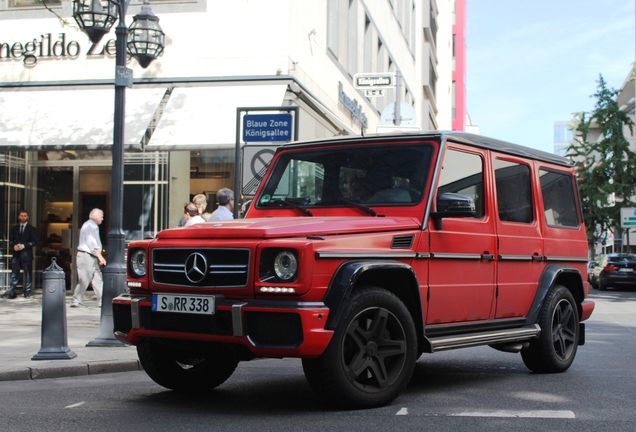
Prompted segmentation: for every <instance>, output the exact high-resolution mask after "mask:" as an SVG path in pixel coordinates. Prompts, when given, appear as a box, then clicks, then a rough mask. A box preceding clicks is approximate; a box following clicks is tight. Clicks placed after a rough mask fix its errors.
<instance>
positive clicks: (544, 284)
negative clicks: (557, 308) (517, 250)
mask: <svg viewBox="0 0 636 432" xmlns="http://www.w3.org/2000/svg"><path fill="white" fill-rule="evenodd" d="M562 277H566V278H567V279H569V280H570V281H571V283H570V284H568V288H569V289H570V290H571V291H572V295H573V296H574V299H575V300H576V301H577V303H578V304H579V313H580V312H581V311H580V305H581V302H582V301H583V300H584V297H585V291H584V285H583V277H582V276H581V273H580V272H579V271H578V270H577V269H575V268H573V267H570V266H568V265H565V264H549V265H547V266H546V267H545V269H544V270H543V274H542V275H541V278H540V279H539V286H538V287H537V292H536V293H535V295H534V300H532V305H531V306H530V310H529V311H528V316H527V318H526V324H534V323H536V322H537V320H538V319H539V313H540V312H541V308H542V307H543V301H544V300H545V298H546V296H547V295H548V292H550V289H552V287H553V286H554V285H555V284H556V282H557V280H558V279H561V278H562Z"/></svg>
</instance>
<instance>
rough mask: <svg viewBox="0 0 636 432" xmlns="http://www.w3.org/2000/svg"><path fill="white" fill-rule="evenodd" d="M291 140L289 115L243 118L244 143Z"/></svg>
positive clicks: (290, 118) (263, 115)
mask: <svg viewBox="0 0 636 432" xmlns="http://www.w3.org/2000/svg"><path fill="white" fill-rule="evenodd" d="M291 140H292V116H291V114H246V115H245V116H243V141H244V142H280V141H282V142H289V141H291Z"/></svg>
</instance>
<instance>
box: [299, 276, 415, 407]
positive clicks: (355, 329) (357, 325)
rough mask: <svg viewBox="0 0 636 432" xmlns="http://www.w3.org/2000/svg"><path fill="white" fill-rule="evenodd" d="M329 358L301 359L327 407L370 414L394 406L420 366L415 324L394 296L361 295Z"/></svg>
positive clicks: (371, 291) (378, 291) (370, 291)
mask: <svg viewBox="0 0 636 432" xmlns="http://www.w3.org/2000/svg"><path fill="white" fill-rule="evenodd" d="M345 307H346V310H345V311H344V313H343V315H342V319H341V321H340V322H339V323H338V327H337V328H336V331H335V332H334V335H333V338H332V339H331V342H330V343H329V346H328V347H327V349H326V350H325V352H324V353H323V354H322V355H321V356H320V357H318V358H314V359H303V361H302V363H303V370H304V372H305V377H306V378H307V381H308V382H309V384H310V385H311V386H312V387H313V388H314V390H316V391H317V392H318V393H319V394H320V395H321V396H322V397H323V398H324V399H325V401H327V402H329V403H332V404H335V405H338V406H341V407H344V408H372V407H378V406H383V405H386V404H388V403H389V402H391V401H392V400H394V399H395V398H396V397H398V395H399V394H400V393H401V392H402V390H403V389H404V388H405V387H406V385H407V384H408V383H409V380H410V379H411V375H412V374H413V369H414V368H415V361H416V360H417V337H416V332H415V325H414V323H413V319H412V317H411V315H410V314H409V312H408V310H407V309H406V307H405V306H404V304H403V303H402V302H401V301H400V299H398V298H397V297H396V296H395V295H394V294H392V293H391V292H389V291H387V290H385V289H382V288H377V287H365V288H361V289H359V290H357V291H356V292H355V293H354V294H353V296H352V297H351V299H350V301H349V302H348V303H347V305H346V306H345Z"/></svg>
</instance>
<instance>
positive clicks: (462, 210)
mask: <svg viewBox="0 0 636 432" xmlns="http://www.w3.org/2000/svg"><path fill="white" fill-rule="evenodd" d="M475 215H476V213H475V202H474V201H473V200H472V198H469V197H467V196H465V195H460V194H456V193H448V192H447V193H443V194H441V195H439V196H438V197H437V211H436V212H431V218H432V219H433V222H434V224H435V229H436V230H441V229H442V218H445V217H475Z"/></svg>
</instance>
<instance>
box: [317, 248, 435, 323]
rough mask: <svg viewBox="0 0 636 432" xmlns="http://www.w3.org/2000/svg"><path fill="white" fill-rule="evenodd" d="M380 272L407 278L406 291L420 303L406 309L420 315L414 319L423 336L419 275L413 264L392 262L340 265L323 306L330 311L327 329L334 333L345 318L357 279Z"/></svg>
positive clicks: (407, 305)
mask: <svg viewBox="0 0 636 432" xmlns="http://www.w3.org/2000/svg"><path fill="white" fill-rule="evenodd" d="M381 270H388V271H398V272H401V273H402V274H403V275H407V278H408V285H409V286H408V287H406V288H407V290H408V291H410V292H411V294H412V295H413V296H414V300H415V303H417V304H406V307H407V308H408V309H409V311H411V314H414V313H418V314H419V316H417V315H416V316H414V317H413V318H414V321H415V323H416V330H417V332H418V334H421V333H422V331H423V323H424V317H423V311H422V299H421V296H420V290H419V282H418V280H417V275H416V274H415V271H414V270H413V268H412V267H411V266H410V265H408V264H405V263H402V262H399V261H393V260H390V261H387V260H382V261H379V260H355V261H347V262H345V263H343V264H342V265H340V267H339V268H338V270H336V272H335V274H334V277H333V278H332V279H331V283H330V284H329V288H328V290H327V293H326V294H325V297H324V299H323V302H324V304H325V305H326V306H327V307H328V308H329V318H327V322H326V324H325V328H326V329H329V330H335V329H336V327H337V326H338V323H339V322H340V319H341V318H342V313H343V310H344V305H345V304H346V302H347V301H348V299H349V298H350V297H351V293H352V292H353V288H354V287H355V286H356V283H357V282H358V280H359V279H360V278H361V277H362V276H363V275H364V274H365V273H368V272H376V271H381ZM418 318H419V319H418ZM418 321H419V323H418ZM417 327H419V328H417Z"/></svg>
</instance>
